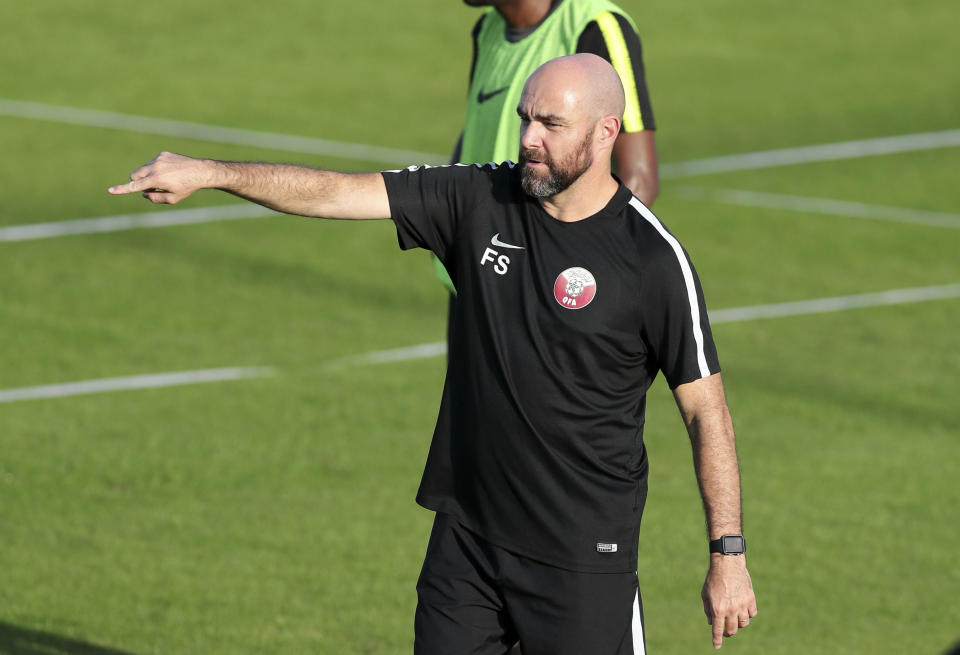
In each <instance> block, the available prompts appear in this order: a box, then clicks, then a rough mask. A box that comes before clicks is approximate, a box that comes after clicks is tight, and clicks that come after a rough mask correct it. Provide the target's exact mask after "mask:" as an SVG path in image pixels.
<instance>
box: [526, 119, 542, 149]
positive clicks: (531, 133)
mask: <svg viewBox="0 0 960 655" xmlns="http://www.w3.org/2000/svg"><path fill="white" fill-rule="evenodd" d="M542 143H543V134H542V132H541V130H540V129H539V128H538V127H537V125H536V123H527V124H526V125H521V126H520V146H521V147H523V148H539V147H540V146H541V145H542Z"/></svg>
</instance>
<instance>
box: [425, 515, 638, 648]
mask: <svg viewBox="0 0 960 655" xmlns="http://www.w3.org/2000/svg"><path fill="white" fill-rule="evenodd" d="M417 597H418V603H417V613H416V621H415V634H416V639H415V642H414V647H413V652H414V655H506V653H507V652H508V651H509V650H510V647H511V646H512V645H513V644H515V643H516V642H517V641H519V642H520V646H521V649H522V651H523V655H642V654H643V653H644V652H645V648H644V635H643V608H642V605H641V603H640V592H639V589H638V587H637V574H636V573H635V572H630V573H581V572H577V571H568V570H566V569H561V568H557V567H555V566H550V565H548V564H543V563H541V562H537V561H535V560H531V559H529V558H526V557H520V556H518V555H515V554H514V553H511V552H510V551H507V550H504V549H503V548H500V547H499V546H495V545H493V544H491V543H490V542H488V541H486V540H485V539H483V538H482V537H480V536H478V535H476V534H474V533H472V532H470V531H469V530H467V529H466V528H464V527H463V526H462V525H461V524H460V523H459V522H458V521H457V520H456V519H454V518H453V517H451V516H449V515H447V514H441V513H437V516H436V519H435V520H434V523H433V532H432V533H431V534H430V543H429V545H428V546H427V555H426V558H425V559H424V562H423V570H422V571H421V572H420V579H419V581H418V582H417Z"/></svg>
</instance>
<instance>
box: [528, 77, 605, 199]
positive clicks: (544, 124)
mask: <svg viewBox="0 0 960 655" xmlns="http://www.w3.org/2000/svg"><path fill="white" fill-rule="evenodd" d="M576 104H577V98H576V96H575V95H574V94H570V93H556V92H553V91H552V89H550V88H549V87H547V88H544V85H537V84H528V85H527V87H526V88H524V91H523V95H522V96H521V98H520V104H519V105H518V106H517V114H518V115H519V116H520V157H519V164H520V181H521V184H522V185H523V190H524V191H526V192H527V193H528V194H530V195H531V196H534V197H537V198H550V197H553V196H555V195H557V194H558V193H561V192H563V191H564V190H565V189H567V188H569V187H570V185H571V184H573V183H574V182H576V181H577V180H578V179H579V178H580V176H581V175H583V173H584V172H585V171H586V170H587V169H588V168H590V166H592V165H593V141H594V130H593V127H594V126H593V125H592V124H591V123H590V121H588V120H586V119H585V118H584V117H583V116H582V114H581V112H579V111H578V109H577V107H576Z"/></svg>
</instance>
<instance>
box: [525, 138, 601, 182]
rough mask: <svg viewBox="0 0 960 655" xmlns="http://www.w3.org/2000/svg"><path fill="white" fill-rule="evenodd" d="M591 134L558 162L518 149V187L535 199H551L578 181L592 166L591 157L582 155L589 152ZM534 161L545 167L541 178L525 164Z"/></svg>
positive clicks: (526, 149)
mask: <svg viewBox="0 0 960 655" xmlns="http://www.w3.org/2000/svg"><path fill="white" fill-rule="evenodd" d="M592 139H593V134H592V133H590V132H588V133H587V136H586V138H584V140H583V141H581V142H580V145H579V146H578V147H577V149H576V150H575V151H573V152H572V153H571V154H570V156H569V157H567V158H566V159H564V160H563V161H560V162H555V161H553V160H552V159H546V158H545V157H543V156H541V155H542V154H543V153H540V152H537V151H536V150H531V149H529V148H520V185H521V186H522V187H523V190H524V191H526V192H527V193H528V194H529V195H531V196H533V197H535V198H551V197H553V196H555V195H557V194H558V193H561V192H562V191H565V190H566V189H567V188H569V187H570V185H571V184H573V183H574V182H576V181H577V180H578V179H580V176H581V175H583V174H584V173H585V172H586V170H587V169H588V168H590V166H592V165H593V155H592V154H588V156H586V157H584V154H585V153H587V152H588V151H589V148H590V142H591V140H592ZM531 159H535V160H536V161H538V162H541V163H543V164H546V165H547V173H546V174H545V175H543V176H542V177H540V176H538V175H537V173H536V172H535V171H534V170H533V169H532V168H530V167H529V166H527V165H526V164H527V162H528V161H530V160H531Z"/></svg>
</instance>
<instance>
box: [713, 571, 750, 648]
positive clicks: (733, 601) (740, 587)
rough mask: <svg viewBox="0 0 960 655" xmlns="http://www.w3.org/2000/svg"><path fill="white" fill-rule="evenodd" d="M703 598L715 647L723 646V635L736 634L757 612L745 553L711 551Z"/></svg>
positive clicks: (730, 635)
mask: <svg viewBox="0 0 960 655" xmlns="http://www.w3.org/2000/svg"><path fill="white" fill-rule="evenodd" d="M700 597H701V598H702V599H703V611H704V613H705V614H706V615H707V623H709V624H710V625H711V626H713V647H714V648H720V646H722V645H723V638H724V637H732V636H733V635H735V634H737V630H740V629H741V628H746V627H747V626H748V625H750V619H752V618H753V617H755V616H756V615H757V599H756V597H755V596H754V594H753V583H752V582H751V581H750V573H749V572H748V571H747V563H746V559H745V556H743V555H721V554H717V553H715V554H712V555H711V556H710V570H709V571H707V579H706V580H705V581H704V583H703V591H701V593H700Z"/></svg>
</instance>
